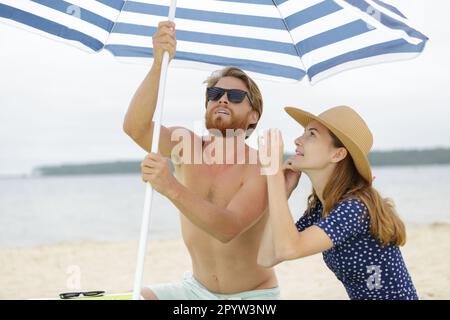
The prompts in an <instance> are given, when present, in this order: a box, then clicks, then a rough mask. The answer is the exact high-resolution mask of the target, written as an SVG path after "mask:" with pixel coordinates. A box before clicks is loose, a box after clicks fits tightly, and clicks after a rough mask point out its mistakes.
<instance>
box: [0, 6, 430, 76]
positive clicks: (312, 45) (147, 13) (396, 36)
mask: <svg viewBox="0 0 450 320" xmlns="http://www.w3.org/2000/svg"><path fill="white" fill-rule="evenodd" d="M169 5H170V0H135V1H124V0H96V1H95V0H0V21H2V22H6V23H8V24H16V25H19V26H21V27H25V28H28V29H31V30H32V31H35V32H39V33H43V34H44V35H46V36H51V37H56V38H57V39H59V40H63V41H66V42H68V43H71V44H75V45H77V46H78V47H82V48H85V49H87V50H89V51H94V52H97V51H100V50H102V49H103V48H104V49H106V50H108V51H110V52H111V53H112V54H114V55H115V56H116V57H118V58H120V59H123V60H128V61H130V62H143V63H151V59H149V58H151V57H152V53H153V51H152V40H151V36H152V34H153V33H154V32H155V30H156V26H157V25H158V22H160V21H162V20H167V15H168V10H169V9H168V7H169ZM175 22H176V24H177V40H178V44H177V53H176V57H175V59H174V60H173V62H172V64H171V65H172V66H182V67H190V68H201V69H206V70H210V71H212V70H216V69H219V68H220V67H223V66H229V65H233V66H237V67H239V68H241V69H244V70H246V71H247V72H249V73H250V74H251V75H252V76H254V77H256V78H268V79H273V80H291V81H293V80H294V81H295V80H301V79H302V78H303V77H304V76H305V75H308V78H309V80H310V81H311V82H313V83H314V82H317V81H319V80H321V79H323V78H325V77H327V76H329V75H332V74H334V73H337V72H340V71H343V70H347V69H350V68H354V67H360V66H363V65H368V64H374V63H380V62H385V61H392V60H402V59H408V58H412V57H415V56H417V55H418V54H420V52H422V50H423V49H424V46H425V43H426V41H427V37H426V36H424V35H423V34H422V33H420V32H419V31H417V30H416V29H414V28H412V27H411V26H410V23H409V21H408V20H407V19H406V17H405V16H404V15H403V14H402V13H401V12H400V11H399V10H398V9H396V8H395V7H393V6H392V5H389V4H387V3H385V2H382V1H380V0H273V1H272V0H241V1H237V0H178V3H177V11H176V19H175Z"/></svg>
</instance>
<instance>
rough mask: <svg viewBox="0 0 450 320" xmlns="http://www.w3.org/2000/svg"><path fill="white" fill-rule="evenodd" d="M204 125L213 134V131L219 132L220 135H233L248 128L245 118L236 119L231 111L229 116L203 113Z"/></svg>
mask: <svg viewBox="0 0 450 320" xmlns="http://www.w3.org/2000/svg"><path fill="white" fill-rule="evenodd" d="M227 118H229V119H227ZM205 126H206V129H208V130H210V132H211V133H212V134H215V131H216V132H217V134H218V133H219V132H220V134H221V135H222V137H229V136H230V135H231V136H235V135H236V134H237V133H242V132H245V131H246V130H247V128H248V124H247V121H246V119H236V118H235V117H234V115H233V113H230V115H229V116H223V115H218V116H215V115H214V114H213V113H207V114H205ZM211 129H214V130H211ZM227 130H228V132H227Z"/></svg>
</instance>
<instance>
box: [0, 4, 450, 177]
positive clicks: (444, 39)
mask: <svg viewBox="0 0 450 320" xmlns="http://www.w3.org/2000/svg"><path fill="white" fill-rule="evenodd" d="M388 2H389V3H391V4H393V5H395V6H397V7H398V8H399V9H400V10H401V11H402V12H403V13H404V14H405V15H406V16H407V17H408V18H409V19H410V21H411V25H412V26H414V27H415V28H417V29H418V30H420V31H421V32H422V33H424V34H425V35H427V36H428V37H429V38H430V39H431V40H430V41H429V42H428V44H427V47H426V49H425V51H424V53H423V54H422V55H421V56H419V57H418V58H416V59H413V60H408V61H401V62H393V63H386V64H380V65H376V66H369V67H364V68H360V69H354V70H350V71H346V72H343V73H341V74H338V75H335V76H333V77H332V78H329V79H326V80H324V81H322V82H319V83H318V84H316V85H314V86H312V85H310V84H309V83H308V81H302V82H298V83H292V84H286V83H275V82H268V81H262V80H260V81H257V82H258V84H259V86H260V89H261V91H262V93H263V96H264V104H265V109H264V113H263V116H262V118H261V120H260V122H259V124H258V128H257V129H258V130H265V129H268V128H272V127H273V128H275V127H277V128H280V129H281V130H282V132H283V137H284V144H285V146H286V151H288V152H293V151H294V149H295V147H294V144H293V140H294V139H295V137H297V136H299V135H300V134H301V133H302V131H303V129H302V128H300V126H298V125H297V124H296V122H294V121H293V120H292V119H291V118H290V117H289V116H288V115H287V114H286V113H285V112H284V111H283V107H284V106H294V107H299V108H303V109H306V110H308V111H310V112H312V113H315V114H318V113H320V112H322V111H324V110H326V109H328V108H330V107H333V106H337V105H348V106H351V107H353V108H354V109H355V110H357V112H358V113H360V115H361V116H362V117H363V118H364V119H365V120H366V122H367V124H368V126H369V128H370V129H371V131H372V133H373V136H374V146H373V150H393V149H428V148H434V147H450V126H449V125H448V123H449V120H450V89H449V84H450V59H449V58H448V57H449V52H450V41H449V39H450V21H449V20H450V19H449V18H448V14H447V13H448V12H450V3H449V2H448V1H444V0H434V1H425V0H413V1H411V0H396V1H388ZM437 8H438V9H437ZM149 62H150V61H149ZM149 68H150V65H148V66H145V65H132V64H124V63H119V62H118V61H117V60H116V59H115V58H114V57H113V56H112V55H111V54H110V53H109V52H107V51H104V52H100V53H97V54H89V53H86V52H84V51H81V50H78V49H76V48H74V47H71V46H68V45H65V44H63V43H60V42H57V41H54V40H51V39H47V38H44V37H41V36H38V35H35V34H33V33H30V32H27V31H24V30H21V29H17V28H15V27H11V26H8V25H6V24H0V175H15V174H27V173H30V172H31V170H32V169H33V168H35V167H37V166H40V165H58V164H62V163H80V162H98V161H116V160H128V159H142V158H143V157H144V156H145V152H144V151H143V150H142V149H140V148H139V147H138V146H136V145H135V144H134V143H133V142H132V141H131V140H130V139H129V138H128V137H127V136H126V135H125V134H124V132H123V131H122V123H123V118H124V115H125V112H126V110H127V108H128V104H129V102H130V100H131V98H132V96H133V94H134V92H135V90H136V89H137V87H138V86H139V84H140V83H141V81H142V80H143V78H144V77H145V75H146V73H147V72H148V71H149ZM208 75H209V73H207V72H205V71H198V70H187V69H175V68H172V69H170V70H169V74H168V79H167V89H166V101H165V109H164V119H163V124H165V125H168V126H170V125H181V126H185V127H187V128H190V129H193V128H194V126H198V125H199V124H202V123H203V115H204V101H203V97H204V88H205V87H204V85H203V80H204V79H205V78H206V77H207V76H208ZM249 144H250V145H252V146H256V139H255V136H253V137H251V139H249Z"/></svg>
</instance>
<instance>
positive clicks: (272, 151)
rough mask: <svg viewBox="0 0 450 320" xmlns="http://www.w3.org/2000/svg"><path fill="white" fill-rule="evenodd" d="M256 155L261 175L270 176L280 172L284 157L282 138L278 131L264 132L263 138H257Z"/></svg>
mask: <svg viewBox="0 0 450 320" xmlns="http://www.w3.org/2000/svg"><path fill="white" fill-rule="evenodd" d="M258 155H259V161H260V163H261V174H263V175H267V176H270V175H275V174H277V173H278V172H280V170H281V167H282V163H283V157H284V144H283V137H282V136H281V132H280V130H278V129H270V130H267V131H266V132H264V135H263V137H258Z"/></svg>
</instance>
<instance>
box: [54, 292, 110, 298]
mask: <svg viewBox="0 0 450 320" xmlns="http://www.w3.org/2000/svg"><path fill="white" fill-rule="evenodd" d="M104 293H105V291H85V292H66V293H60V294H59V297H60V298H61V299H71V298H76V297H79V296H80V295H83V296H85V297H100V296H103V294H104Z"/></svg>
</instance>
